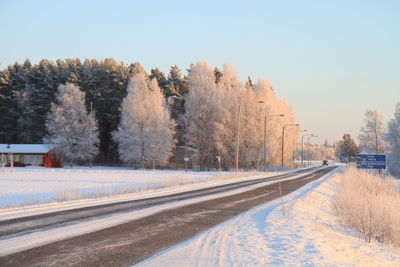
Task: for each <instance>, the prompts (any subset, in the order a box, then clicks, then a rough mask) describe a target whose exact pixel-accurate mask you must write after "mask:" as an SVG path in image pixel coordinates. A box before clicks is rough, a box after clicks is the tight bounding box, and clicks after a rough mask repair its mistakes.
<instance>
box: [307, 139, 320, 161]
mask: <svg viewBox="0 0 400 267" xmlns="http://www.w3.org/2000/svg"><path fill="white" fill-rule="evenodd" d="M313 137H318V135H314V134H311V135H310V136H309V137H308V138H307V144H308V145H310V139H311V138H313ZM309 147H310V146H309ZM308 160H309V164H308V165H310V164H311V156H310V158H309V159H308Z"/></svg>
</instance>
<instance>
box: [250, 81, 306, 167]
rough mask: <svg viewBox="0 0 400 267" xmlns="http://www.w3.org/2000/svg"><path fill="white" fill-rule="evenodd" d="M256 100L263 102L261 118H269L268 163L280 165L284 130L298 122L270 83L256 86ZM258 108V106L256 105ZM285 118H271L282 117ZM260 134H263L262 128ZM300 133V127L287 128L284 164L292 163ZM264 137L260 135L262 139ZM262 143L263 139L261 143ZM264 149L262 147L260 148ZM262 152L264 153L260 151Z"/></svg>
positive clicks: (260, 82) (258, 83)
mask: <svg viewBox="0 0 400 267" xmlns="http://www.w3.org/2000/svg"><path fill="white" fill-rule="evenodd" d="M254 90H255V93H256V99H257V102H258V101H262V102H263V105H262V109H261V110H259V113H258V114H259V117H261V118H260V120H262V119H263V118H264V117H265V116H267V135H266V136H267V138H266V139H267V142H266V147H267V162H268V163H269V164H272V165H276V164H278V163H280V161H281V157H282V128H283V126H284V125H286V124H292V123H295V122H296V119H295V116H294V113H293V111H292V108H291V106H290V105H289V104H288V103H287V102H286V101H285V100H283V99H280V98H279V97H278V96H277V94H276V93H275V91H274V90H273V89H272V87H271V85H270V83H269V81H266V80H260V81H258V82H257V83H256V85H255V86H254ZM255 106H256V104H255ZM280 114H283V115H284V116H283V117H279V116H271V115H280ZM260 133H262V130H261V127H260ZM299 133H300V129H299V127H296V126H290V127H286V128H285V144H284V163H285V164H286V163H289V162H292V158H293V152H294V151H295V150H296V140H297V137H298V135H299ZM262 136H263V135H260V138H262ZM259 142H261V143H262V139H261V140H260V141H259ZM260 148H262V146H261V147H260ZM260 151H262V150H261V149H260Z"/></svg>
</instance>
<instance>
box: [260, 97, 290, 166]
mask: <svg viewBox="0 0 400 267" xmlns="http://www.w3.org/2000/svg"><path fill="white" fill-rule="evenodd" d="M257 103H259V104H264V103H265V102H264V101H257ZM283 116H285V114H271V115H265V116H264V144H263V148H264V149H263V154H264V155H263V164H264V166H263V169H264V171H267V118H270V117H283Z"/></svg>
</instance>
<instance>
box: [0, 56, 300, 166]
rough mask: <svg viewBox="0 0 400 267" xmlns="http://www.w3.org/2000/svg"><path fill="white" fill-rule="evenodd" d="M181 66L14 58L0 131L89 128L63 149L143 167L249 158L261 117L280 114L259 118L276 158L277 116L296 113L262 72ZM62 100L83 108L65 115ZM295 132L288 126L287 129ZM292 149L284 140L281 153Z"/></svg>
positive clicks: (38, 133)
mask: <svg viewBox="0 0 400 267" xmlns="http://www.w3.org/2000/svg"><path fill="white" fill-rule="evenodd" d="M187 73H188V74H187V75H183V74H182V73H181V70H180V69H179V68H178V67H177V66H173V67H171V69H170V72H169V73H168V75H165V74H164V73H162V72H161V71H160V70H159V69H158V68H155V69H152V70H151V72H150V74H148V73H146V71H145V70H144V68H143V67H142V66H141V65H140V63H132V64H125V63H123V62H117V61H115V60H114V59H105V60H102V61H97V60H94V59H86V60H85V61H83V62H81V61H80V60H79V59H66V60H56V61H55V62H53V61H49V60H41V61H40V62H39V63H38V64H36V65H32V64H31V63H30V61H29V60H26V61H25V62H24V63H23V64H19V63H15V64H14V65H10V66H8V67H7V68H6V69H4V70H2V71H1V72H0V113H1V114H2V116H0V140H1V141H2V142H3V143H32V144H34V143H42V142H43V141H47V142H52V143H56V142H60V144H61V143H62V142H61V141H60V140H63V142H69V141H70V140H69V139H71V138H72V137H79V135H82V136H86V137H87V138H86V139H85V138H83V139H81V140H78V141H76V140H75V141H74V142H75V144H78V143H80V144H86V145H89V144H90V145H91V146H94V147H95V148H93V149H92V148H90V149H87V150H85V151H82V148H79V146H78V147H77V148H76V149H77V150H75V151H74V150H72V151H69V152H68V153H72V154H71V155H74V154H77V153H80V152H81V155H83V156H82V158H81V160H83V159H84V158H85V159H86V158H91V157H95V158H94V160H95V161H96V162H97V163H118V162H121V161H122V162H126V163H129V164H133V165H134V166H137V167H147V166H149V165H152V164H153V165H154V163H155V161H156V164H157V165H166V164H169V165H171V164H172V165H173V164H175V165H179V164H181V163H182V160H183V159H182V157H183V155H185V157H186V156H187V155H190V160H191V161H192V164H198V165H200V166H202V167H203V168H204V167H205V168H210V167H214V166H215V164H216V156H218V157H220V158H221V159H222V162H223V166H224V167H225V168H229V167H232V166H234V164H235V162H239V165H240V167H242V168H254V167H258V166H259V165H260V164H261V161H262V157H263V154H262V148H263V140H264V137H263V120H264V118H265V117H267V115H274V114H282V115H284V117H281V118H278V117H277V118H275V117H272V116H271V117H270V118H268V120H266V122H267V130H268V131H267V132H268V135H267V136H266V140H267V142H266V144H267V160H268V163H269V164H277V163H278V162H279V160H280V157H281V156H282V153H281V151H280V150H281V142H280V140H281V137H282V136H281V130H282V126H283V125H285V124H289V123H293V122H294V121H295V117H294V114H293V112H292V110H291V107H290V105H289V104H288V103H286V101H284V100H282V99H280V98H279V97H278V96H277V95H276V93H275V91H274V90H273V89H272V87H271V85H270V84H269V82H268V81H266V80H260V81H257V82H256V83H253V81H252V80H251V79H250V78H248V80H247V81H245V82H242V81H240V79H239V78H238V74H237V72H236V71H235V70H234V68H233V67H232V66H231V65H224V66H223V68H222V69H221V70H220V69H218V68H216V67H213V66H211V65H209V64H208V63H207V62H198V63H195V64H192V65H191V66H190V68H189V69H188V70H187ZM52 103H53V104H52ZM68 105H69V106H68ZM66 110H69V111H70V112H72V113H74V114H75V115H76V114H81V115H79V116H78V117H73V116H70V117H68V116H69V115H66V113H65V111H66ZM90 111H93V113H90ZM79 123H81V124H82V125H83V126H82V125H81V126H79V127H75V128H76V129H75V130H73V128H74V125H75V124H78V125H79ZM66 125H67V126H68V127H69V128H68V129H63V128H62V127H64V128H65V126H66ZM75 126H76V125H75ZM83 128H84V129H86V130H83ZM68 131H70V132H68ZM89 132H90V138H89V137H88V136H89ZM66 133H68V134H66ZM298 133H299V129H298V127H288V129H287V131H286V132H285V138H288V140H294V139H293V138H296V137H297V135H298ZM60 136H61V137H62V138H61V137H60ZM68 140H69V141H68ZM60 147H62V146H60ZM63 147H64V149H65V145H64V146H63ZM294 149H295V147H294V146H293V145H291V144H290V143H288V144H285V151H284V157H285V158H289V157H290V155H292V153H293V150H294ZM239 151H240V153H237V152H239ZM63 153H64V154H62V153H61V152H60V157H65V158H71V155H69V156H68V153H66V151H63Z"/></svg>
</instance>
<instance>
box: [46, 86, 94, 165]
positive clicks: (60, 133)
mask: <svg viewBox="0 0 400 267" xmlns="http://www.w3.org/2000/svg"><path fill="white" fill-rule="evenodd" d="M46 129H47V135H46V136H45V137H44V139H43V142H44V143H48V144H54V145H55V152H56V156H57V157H58V158H59V159H62V160H64V161H67V162H69V164H70V165H71V166H72V165H73V163H74V162H75V161H77V160H88V159H91V158H94V157H95V156H96V154H97V153H98V148H97V145H98V143H99V139H98V135H97V122H96V120H95V119H94V116H93V114H90V113H89V112H87V110H86V108H85V93H84V92H82V91H81V90H80V89H79V87H77V86H75V85H73V84H69V83H67V84H65V85H63V84H61V85H59V87H58V91H57V95H56V102H55V103H52V105H51V110H50V112H49V113H48V115H47V121H46Z"/></svg>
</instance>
